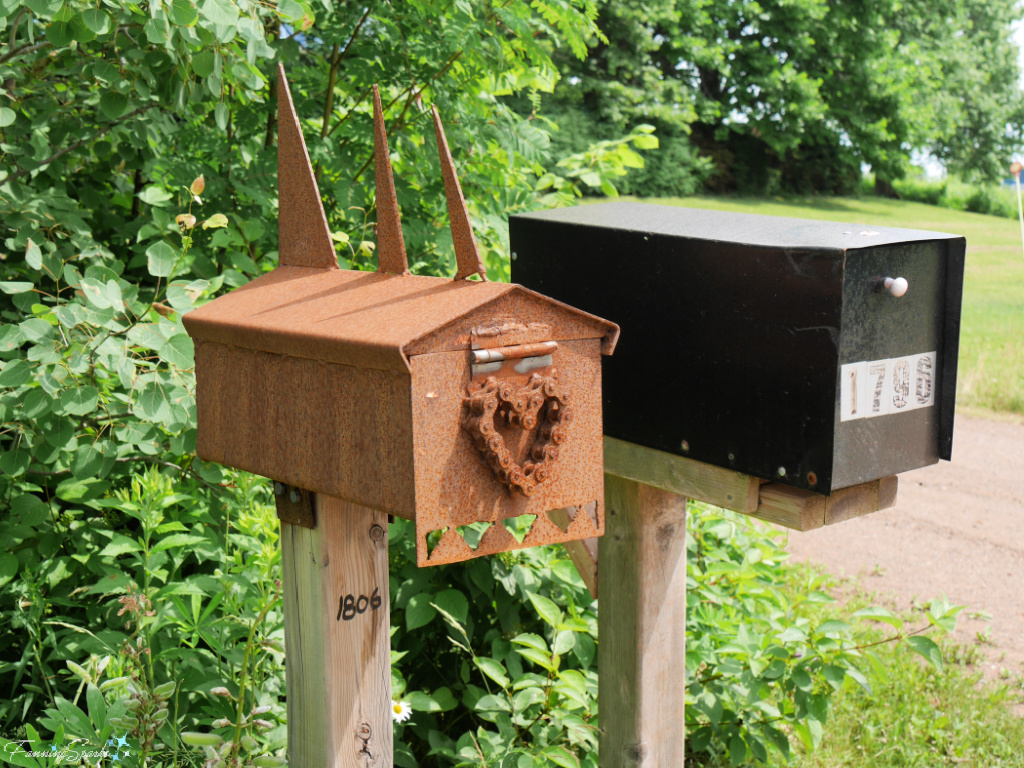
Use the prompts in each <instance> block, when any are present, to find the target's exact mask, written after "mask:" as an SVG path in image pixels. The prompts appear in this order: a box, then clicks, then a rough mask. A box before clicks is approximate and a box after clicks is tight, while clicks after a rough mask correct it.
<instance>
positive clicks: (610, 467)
mask: <svg viewBox="0 0 1024 768" xmlns="http://www.w3.org/2000/svg"><path fill="white" fill-rule="evenodd" d="M604 469H605V483H607V482H608V481H609V479H610V478H611V477H622V478H627V479H630V480H633V481H635V482H638V483H642V484H644V485H649V486H652V487H654V488H660V489H661V490H664V491H670V492H672V493H675V494H679V495H681V496H686V497H688V498H691V499H695V500H696V501H702V502H705V503H707V504H713V505H714V506H716V507H722V508H724V509H731V510H733V511H735V512H742V513H743V514H745V515H750V516H751V517H756V518H758V519H759V520H764V521H765V522H769V523H775V524H777V525H781V526H784V527H786V528H792V529H793V530H796V531H810V530H813V529H815V528H821V527H822V526H825V525H833V524H835V523H841V522H843V521H844V520H850V519H852V518H854V517H860V516H862V515H868V514H871V513H872V512H877V511H878V510H881V509H888V508H889V507H891V506H893V505H894V504H895V503H896V491H897V487H898V479H897V478H896V477H884V478H882V479H881V480H874V481H872V482H870V483H864V484H863V485H855V486H853V487H852V488H844V489H842V490H840V491H836V492H834V493H833V494H832V495H831V496H825V495H823V494H820V493H812V492H811V491H804V490H801V489H799V488H791V487H789V486H786V485H781V484H779V483H770V482H766V481H764V480H761V479H760V478H757V477H753V476H751V475H744V474H741V473H739V472H733V471H731V470H728V469H722V468H721V467H715V466H712V465H710V464H702V463H701V462H699V461H694V460H693V459H686V458H683V457H681V456H673V455H672V454H669V453H664V452H663V451H656V450H654V449H652V448H644V447H643V446H639V445H633V444H632V443H626V442H623V441H622V440H616V439H615V438H612V437H606V438H605V439H604ZM550 514H551V516H552V519H555V521H556V522H559V523H560V524H562V525H566V524H567V521H568V520H569V517H568V515H567V514H566V513H565V512H564V511H563V510H556V511H554V512H551V513H550ZM606 514H607V513H606ZM560 516H561V517H560ZM598 541H599V540H598V539H586V540H584V541H574V542H569V543H568V544H566V545H565V549H566V552H567V553H568V555H569V557H570V559H571V560H572V562H573V564H574V565H575V566H576V570H577V571H579V573H580V577H581V578H582V579H583V582H584V583H585V584H586V585H587V589H589V590H590V594H592V595H593V596H594V597H597V595H598V582H599V578H598V568H597V551H598Z"/></svg>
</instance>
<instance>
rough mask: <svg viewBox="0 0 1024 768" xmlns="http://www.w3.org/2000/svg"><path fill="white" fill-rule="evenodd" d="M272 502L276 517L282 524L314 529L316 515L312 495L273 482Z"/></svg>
mask: <svg viewBox="0 0 1024 768" xmlns="http://www.w3.org/2000/svg"><path fill="white" fill-rule="evenodd" d="M274 501H275V502H276V503H277V517H278V519H279V520H280V521H281V522H282V523H290V524H291V525H301V526H302V527H303V528H316V513H315V512H314V511H313V494H312V493H310V492H309V491H304V490H302V489H301V488H295V487H293V486H291V485H285V484H284V483H279V482H277V481H276V480H275V481H274Z"/></svg>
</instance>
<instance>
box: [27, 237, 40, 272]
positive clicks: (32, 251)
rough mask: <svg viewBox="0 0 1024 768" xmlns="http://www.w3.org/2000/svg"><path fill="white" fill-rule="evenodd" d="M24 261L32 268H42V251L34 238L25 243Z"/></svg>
mask: <svg viewBox="0 0 1024 768" xmlns="http://www.w3.org/2000/svg"><path fill="white" fill-rule="evenodd" d="M25 263H26V264H28V265H29V266H30V267H32V269H42V268H43V252H42V251H41V250H40V249H39V245H38V244H37V243H36V241H35V240H29V241H28V242H27V243H25Z"/></svg>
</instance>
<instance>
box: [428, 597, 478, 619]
mask: <svg viewBox="0 0 1024 768" xmlns="http://www.w3.org/2000/svg"><path fill="white" fill-rule="evenodd" d="M431 602H433V604H434V605H436V606H437V607H438V608H440V609H442V610H443V611H446V612H447V613H449V614H451V615H452V616H453V617H454V618H455V619H456V620H457V621H458V622H459V623H460V624H465V623H466V617H467V616H468V615H469V600H467V599H466V596H465V595H464V594H462V592H460V591H459V590H457V589H446V590H444V591H443V592H438V593H437V594H436V595H434V599H433V600H432V601H431Z"/></svg>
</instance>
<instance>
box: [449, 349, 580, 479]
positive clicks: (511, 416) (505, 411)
mask: <svg viewBox="0 0 1024 768" xmlns="http://www.w3.org/2000/svg"><path fill="white" fill-rule="evenodd" d="M557 375H558V373H557V371H555V370H554V369H551V371H550V373H548V374H546V375H545V374H543V373H535V374H533V375H532V376H531V377H530V378H529V379H528V380H527V381H526V383H525V384H522V385H519V386H516V385H515V384H513V383H511V382H508V381H499V380H498V379H497V378H495V377H494V376H490V377H488V378H487V379H485V380H483V381H474V382H470V385H469V387H468V390H467V391H468V393H469V397H467V398H466V399H465V400H464V402H465V404H466V406H467V413H466V414H465V415H464V416H463V419H462V428H463V429H465V430H466V431H467V432H469V434H470V435H471V436H472V438H473V443H474V445H476V448H477V450H478V451H480V453H481V454H482V455H483V457H484V460H485V461H486V462H487V464H488V465H489V466H490V468H491V470H492V471H493V472H494V474H495V476H496V477H497V478H498V480H500V481H501V482H502V483H504V484H505V485H506V486H508V488H509V490H511V491H519V492H520V493H522V494H523V495H524V496H529V495H530V494H532V493H533V491H534V489H535V488H536V487H537V485H538V484H539V483H543V482H544V481H545V480H546V479H548V478H549V477H550V475H551V465H552V464H554V462H555V461H557V460H558V449H559V446H560V445H562V444H563V443H564V442H565V438H566V430H565V427H567V426H568V425H569V423H570V422H571V421H572V411H571V410H570V409H569V408H568V407H567V405H566V403H567V402H568V400H569V393H568V392H566V391H565V390H563V389H562V387H561V386H560V385H559V384H558V381H557ZM496 419H501V420H503V421H504V422H505V423H506V424H509V425H513V426H518V427H520V428H522V429H524V430H533V429H536V430H537V436H536V438H535V439H534V443H533V445H532V446H531V447H530V452H529V459H528V460H527V461H526V462H524V463H523V465H522V466H520V465H519V464H518V463H517V462H516V460H515V459H514V458H513V457H512V452H511V451H509V449H508V447H507V446H506V445H505V438H504V437H503V436H502V435H501V433H499V432H498V430H497V428H496V426H495V420H496Z"/></svg>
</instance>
